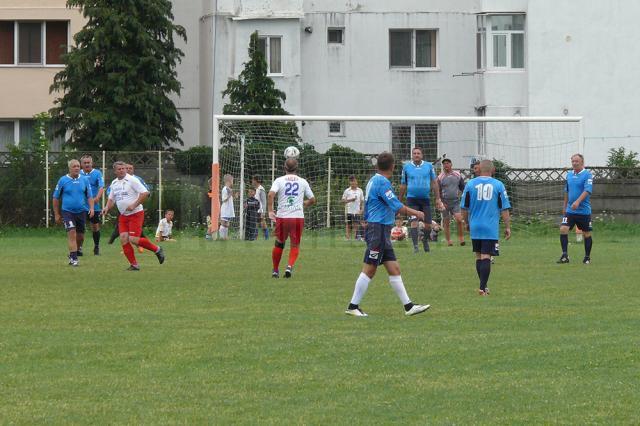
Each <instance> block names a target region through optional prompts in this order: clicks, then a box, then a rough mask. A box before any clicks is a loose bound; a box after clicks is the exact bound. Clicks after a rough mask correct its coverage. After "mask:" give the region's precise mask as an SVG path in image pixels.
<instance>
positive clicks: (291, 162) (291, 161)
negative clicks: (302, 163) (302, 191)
mask: <svg viewBox="0 0 640 426" xmlns="http://www.w3.org/2000/svg"><path fill="white" fill-rule="evenodd" d="M284 171H285V172H287V173H295V172H296V171H298V160H296V159H295V158H287V159H286V161H285V162H284Z"/></svg>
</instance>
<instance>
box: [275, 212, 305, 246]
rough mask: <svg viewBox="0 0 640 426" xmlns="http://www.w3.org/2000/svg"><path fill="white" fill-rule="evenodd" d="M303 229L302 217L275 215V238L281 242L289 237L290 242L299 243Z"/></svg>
mask: <svg viewBox="0 0 640 426" xmlns="http://www.w3.org/2000/svg"><path fill="white" fill-rule="evenodd" d="M303 229H304V218H302V217H277V218H276V238H277V239H278V241H280V242H281V243H284V242H285V241H287V237H288V238H290V239H291V244H295V245H299V244H300V238H301V237H302V230H303Z"/></svg>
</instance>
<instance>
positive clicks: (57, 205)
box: [53, 197, 62, 225]
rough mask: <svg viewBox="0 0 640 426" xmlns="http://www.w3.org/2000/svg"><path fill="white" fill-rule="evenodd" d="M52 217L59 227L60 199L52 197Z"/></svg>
mask: <svg viewBox="0 0 640 426" xmlns="http://www.w3.org/2000/svg"><path fill="white" fill-rule="evenodd" d="M53 216H54V217H55V221H56V223H57V224H58V225H59V224H61V223H62V216H61V215H60V199H58V198H56V197H53Z"/></svg>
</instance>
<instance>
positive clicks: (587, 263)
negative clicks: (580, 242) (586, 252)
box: [582, 256, 591, 265]
mask: <svg viewBox="0 0 640 426" xmlns="http://www.w3.org/2000/svg"><path fill="white" fill-rule="evenodd" d="M582 263H584V264H585V265H590V264H591V258H590V257H589V256H585V257H584V259H582Z"/></svg>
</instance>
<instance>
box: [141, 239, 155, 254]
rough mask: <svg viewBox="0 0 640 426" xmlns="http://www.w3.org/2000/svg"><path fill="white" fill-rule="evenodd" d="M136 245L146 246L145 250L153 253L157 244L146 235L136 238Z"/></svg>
mask: <svg viewBox="0 0 640 426" xmlns="http://www.w3.org/2000/svg"><path fill="white" fill-rule="evenodd" d="M138 245H139V246H140V247H144V248H146V249H147V250H151V251H152V252H154V253H155V252H157V251H158V246H157V245H155V244H153V243H152V242H151V241H149V240H148V239H147V238H146V237H145V238H140V240H138Z"/></svg>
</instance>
